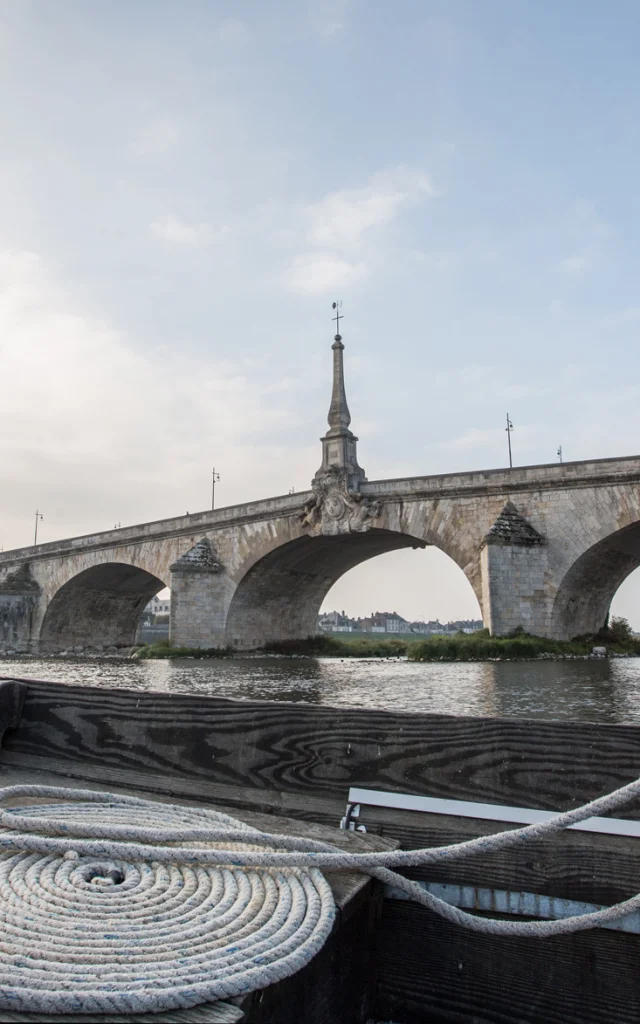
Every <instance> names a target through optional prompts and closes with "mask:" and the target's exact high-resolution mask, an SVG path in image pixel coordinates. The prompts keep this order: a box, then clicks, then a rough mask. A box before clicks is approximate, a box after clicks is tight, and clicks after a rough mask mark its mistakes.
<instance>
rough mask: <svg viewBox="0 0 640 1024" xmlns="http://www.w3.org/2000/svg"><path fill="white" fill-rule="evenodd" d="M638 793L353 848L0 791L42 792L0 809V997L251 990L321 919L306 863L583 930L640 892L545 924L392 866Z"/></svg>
mask: <svg viewBox="0 0 640 1024" xmlns="http://www.w3.org/2000/svg"><path fill="white" fill-rule="evenodd" d="M638 796H640V780H637V781H636V782H632V783H630V784H629V785H627V786H623V787H621V788H620V789H617V790H615V791H614V792H613V793H610V794H608V795H607V796H604V797H600V798H599V799H597V800H593V801H591V802H590V803H588V804H585V805H584V806H582V807H579V808H576V809H575V810H573V811H567V812H565V813H563V814H559V815H557V816H555V817H554V818H551V819H549V820H547V821H545V822H542V823H539V824H535V825H528V826H526V827H524V828H518V829H510V830H508V831H506V832H500V833H497V834H494V835H490V836H481V837H480V838H478V839H472V840H468V841H466V842H462V843H455V844H453V845H450V846H441V847H435V848H431V849H424V850H394V851H392V852H386V851H385V852H379V853H357V854H353V853H347V852H344V851H343V850H337V849H336V848H335V847H333V846H330V845H329V844H327V843H319V842H317V841H315V840H309V839H300V838H296V837H292V836H282V835H274V834H270V833H263V832H259V831H257V830H256V829H253V828H251V827H250V826H248V825H246V824H244V823H243V822H241V821H238V820H237V819H235V818H232V817H230V816H229V815H226V814H222V813H220V812H217V811H212V810H208V809H205V808H197V807H184V806H176V805H169V804H164V803H155V802H152V801H149V800H142V799H140V798H137V797H128V796H119V795H118V796H116V795H114V794H110V793H100V792H95V791H93V790H74V789H63V788H57V787H51V786H10V787H6V788H4V789H0V805H2V804H3V803H6V802H7V801H8V800H12V801H13V800H16V799H22V798H28V799H33V798H37V799H45V800H47V801H49V802H48V803H46V804H33V805H28V806H22V807H11V808H6V807H5V808H4V809H2V808H1V807H0V1009H5V1010H7V1009H10V1010H17V1011H22V1012H32V1013H37V1012H42V1013H46V1012H48V1013H87V1012H93V1013H127V1012H128V1013H145V1012H149V1013H151V1012H156V1013H157V1012H161V1011H166V1010H174V1009H177V1008H186V1007H193V1006H196V1005H198V1004H200V1003H204V1002H214V1001H215V1000H220V999H228V998H230V997H232V996H236V995H241V994H244V993H246V992H250V991H253V990H255V989H260V988H264V987H265V986H266V985H270V984H273V983H274V982H275V981H279V980H280V979H282V978H285V977H288V976H289V975H291V974H294V973H295V972H297V971H298V970H300V969H301V968H302V967H303V966H304V965H305V964H306V963H308V961H309V960H311V959H312V957H313V956H315V954H316V953H317V952H318V951H319V950H320V948H321V947H322V945H323V944H324V942H325V940H326V938H327V937H328V935H329V933H330V931H331V929H332V927H333V923H334V920H335V913H336V911H335V904H334V901H333V896H332V893H331V889H330V887H329V884H328V882H327V881H326V879H325V878H324V876H323V874H322V873H321V871H320V868H324V869H325V870H342V871H344V870H351V871H354V870H358V871H364V872H366V873H367V874H369V875H372V876H373V877H375V878H378V879H380V880H381V881H383V882H385V883H389V884H391V885H393V886H395V887H396V888H400V889H402V890H404V892H406V893H407V894H408V895H409V896H410V897H411V898H412V899H414V900H415V901H416V902H418V903H421V904H423V905H424V906H426V907H428V908H429V909H431V910H433V911H435V912H436V913H438V914H440V915H441V916H442V917H444V918H446V919H447V920H448V921H450V922H452V923H454V924H458V925H462V926H464V927H466V928H470V929H472V930H474V931H478V932H483V933H485V934H494V935H510V936H519V937H527V936H529V937H544V936H549V935H558V934H568V933H570V932H575V931H579V930H583V929H587V928H594V927H597V926H599V925H601V924H604V923H607V922H610V921H613V920H617V919H618V918H620V917H623V916H625V915H627V914H631V913H633V912H635V911H638V910H640V894H639V895H636V896H633V897H632V898H631V899H628V900H625V901H624V902H622V903H619V904H617V905H616V906H613V907H607V908H604V909H602V910H599V911H596V912H594V913H589V914H584V915H581V916H578V917H572V918H565V919H562V920H558V921H523V922H514V921H500V920H490V919H487V918H481V917H476V916H474V915H473V914H469V913H466V912H465V911H463V910H460V909H459V908H458V907H454V906H451V904H449V903H445V902H444V901H442V900H440V899H438V898H437V897H436V896H433V895H432V894H431V893H429V892H426V891H424V890H423V889H422V888H421V887H420V886H419V885H418V884H417V883H415V882H412V881H410V880H408V879H406V878H404V877H403V876H402V875H400V874H398V873H397V872H396V871H393V870H391V868H394V867H395V868H402V867H411V866H417V865H425V864H433V863H442V862H445V861H448V860H457V859H459V858H461V857H466V856H470V855H473V854H484V855H486V854H488V853H492V852H495V851H497V850H502V849H508V848H510V847H511V848H513V847H517V846H521V845H522V844H524V843H526V842H527V841H529V840H531V839H540V838H542V837H544V836H548V835H552V834H555V833H557V832H559V831H561V830H562V829H565V828H568V827H570V826H571V825H573V824H576V823H577V822H579V821H584V820H585V819H587V818H590V817H592V816H595V815H601V814H607V813H611V812H612V811H614V810H616V809H618V808H619V807H621V806H623V805H624V804H627V803H629V802H631V801H632V800H634V799H636V798H637V797H638ZM52 800H54V801H57V800H62V801H65V802H64V803H61V804H56V803H51V802H50V801H52ZM185 844H188V845H185Z"/></svg>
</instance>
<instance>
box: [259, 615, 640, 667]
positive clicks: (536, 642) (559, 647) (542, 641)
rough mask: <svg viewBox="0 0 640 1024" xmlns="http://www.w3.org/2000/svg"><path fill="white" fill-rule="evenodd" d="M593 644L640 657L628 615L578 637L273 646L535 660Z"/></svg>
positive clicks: (339, 653)
mask: <svg viewBox="0 0 640 1024" xmlns="http://www.w3.org/2000/svg"><path fill="white" fill-rule="evenodd" d="M594 647H605V648H606V649H607V652H608V653H610V654H614V655H628V656H640V639H637V638H636V637H634V636H633V635H632V633H631V630H630V628H629V625H628V623H627V622H626V621H625V620H624V619H613V620H612V623H611V626H610V627H608V628H607V629H603V630H601V631H600V632H599V633H596V634H593V635H591V636H583V637H576V638H575V639H574V640H549V639H547V638H546V637H541V636H532V635H530V634H528V633H524V632H517V633H515V634H514V635H513V636H502V637H501V636H490V634H489V631H488V630H486V629H481V630H479V631H478V632H477V633H462V632H460V633H456V634H455V635H454V636H431V637H428V638H425V639H423V640H414V641H407V640H404V639H400V638H398V639H393V640H386V639H381V638H370V639H367V640H361V639H350V638H348V634H346V635H343V636H341V637H336V636H328V635H326V634H319V635H317V636H311V637H308V638H307V639H306V640H283V641H280V642H278V643H272V644H269V645H268V646H267V647H265V651H267V652H269V653H273V654H283V655H298V656H305V655H306V656H307V657H312V658H313V657H325V658H326V657H329V658H330V657H334V658H398V657H402V656H406V657H407V658H409V660H410V661H495V660H497V659H500V660H505V661H506V660H509V661H524V660H531V659H535V658H545V657H546V658H570V657H573V658H586V657H588V656H589V655H590V654H591V651H592V650H593V648H594Z"/></svg>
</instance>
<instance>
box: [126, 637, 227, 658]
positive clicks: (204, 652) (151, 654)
mask: <svg viewBox="0 0 640 1024" xmlns="http://www.w3.org/2000/svg"><path fill="white" fill-rule="evenodd" d="M232 654H235V651H234V649H233V647H173V646H172V645H171V644H170V643H169V641H168V640H159V641H158V642H157V643H155V644H144V646H143V647H139V648H138V650H137V651H136V652H135V653H134V654H133V655H132V657H134V658H135V659H136V660H138V661H146V660H147V659H148V658H229V657H230V656H231V655H232Z"/></svg>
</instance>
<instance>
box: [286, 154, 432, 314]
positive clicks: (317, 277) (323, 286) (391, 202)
mask: <svg viewBox="0 0 640 1024" xmlns="http://www.w3.org/2000/svg"><path fill="white" fill-rule="evenodd" d="M435 195H437V193H436V191H435V189H434V188H433V187H432V185H431V184H430V182H429V179H428V178H427V176H426V175H425V174H424V173H422V172H421V171H416V170H412V169H410V168H407V167H396V168H394V169H392V170H388V171H380V172H379V173H377V174H374V175H373V176H372V177H371V178H370V179H369V181H368V182H367V184H366V185H364V186H362V187H361V188H352V189H339V190H337V191H334V192H329V193H328V194H327V195H326V196H324V197H323V198H322V199H320V200H319V201H318V202H317V203H311V204H309V205H308V206H306V207H304V209H303V211H302V214H303V217H304V219H305V220H306V229H305V231H304V237H300V236H299V241H300V244H301V248H302V251H301V252H299V253H298V254H297V255H296V256H295V257H294V258H293V260H292V262H291V264H290V266H289V268H288V270H287V271H286V272H285V273H284V274H283V275H282V281H283V283H284V285H285V287H287V288H288V289H289V290H291V291H295V292H301V293H303V294H321V293H323V292H330V291H333V290H335V289H336V288H344V287H350V286H353V285H354V284H356V283H357V282H359V281H361V280H362V279H363V278H364V277H366V276H367V274H369V273H370V271H371V269H372V268H373V267H374V266H376V265H379V264H380V262H381V260H382V253H381V250H380V246H379V239H378V238H377V237H376V235H377V233H378V232H380V231H382V230H383V229H384V228H387V227H388V226H389V225H390V224H391V222H392V221H393V220H394V218H395V217H396V216H397V215H398V213H399V212H400V210H402V209H403V208H405V207H409V206H411V205H415V204H416V203H420V202H422V201H423V200H424V199H426V198H431V197H433V196H435ZM293 240H295V235H294V239H293Z"/></svg>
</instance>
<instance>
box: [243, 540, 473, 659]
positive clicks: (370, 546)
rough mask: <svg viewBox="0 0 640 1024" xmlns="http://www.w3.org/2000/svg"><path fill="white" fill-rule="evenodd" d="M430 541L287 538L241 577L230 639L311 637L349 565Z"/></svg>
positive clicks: (254, 642) (252, 642)
mask: <svg viewBox="0 0 640 1024" xmlns="http://www.w3.org/2000/svg"><path fill="white" fill-rule="evenodd" d="M428 543H429V542H428V541H425V540H423V539H422V538H420V537H417V536H413V535H408V534H406V533H400V532H397V531H394V530H388V529H379V528H376V529H371V530H369V531H368V532H366V533H349V534H343V535H339V536H323V537H308V536H301V537H298V538H295V539H292V540H289V541H287V542H286V543H284V544H281V545H279V546H278V547H275V548H274V549H272V550H271V551H269V552H267V553H266V554H264V555H263V556H262V557H261V558H260V559H258V560H257V561H255V562H253V564H252V565H251V566H250V567H249V568H247V570H246V572H245V573H244V574H243V575H242V576H241V577H240V579H239V580H238V584H237V587H236V589H235V592H234V594H233V597H232V598H231V602H230V605H229V610H228V613H227V628H226V636H227V642H228V643H230V644H233V645H235V646H239V647H258V646H261V645H262V644H264V643H265V642H268V641H273V640H286V639H298V638H304V637H307V636H309V635H311V634H313V633H315V631H316V622H317V615H318V613H319V611H320V608H321V605H322V602H323V600H324V598H325V596H326V595H327V594H328V592H329V591H330V590H331V588H332V587H333V585H334V584H335V583H336V582H337V581H338V580H339V579H340V577H341V576H343V575H344V574H345V573H347V572H349V570H350V569H353V568H355V566H357V565H359V564H361V563H362V562H364V561H367V560H368V559H371V558H375V557H376V556H377V555H382V554H385V553H387V552H390V551H397V550H399V549H401V548H423V547H426V546H428ZM446 553H447V554H450V553H449V552H446ZM454 560H455V559H454ZM456 561H457V560H456ZM474 589H475V588H474Z"/></svg>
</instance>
